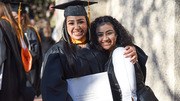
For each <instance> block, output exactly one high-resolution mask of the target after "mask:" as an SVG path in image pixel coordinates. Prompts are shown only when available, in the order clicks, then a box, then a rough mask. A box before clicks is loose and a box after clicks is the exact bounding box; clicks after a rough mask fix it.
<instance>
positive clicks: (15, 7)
mask: <svg viewBox="0 0 180 101" xmlns="http://www.w3.org/2000/svg"><path fill="white" fill-rule="evenodd" d="M10 4H11V9H12V11H14V12H18V9H19V5H20V2H11V3H10ZM26 7H29V5H28V4H26V3H23V2H21V12H22V13H26V9H25V8H26Z"/></svg>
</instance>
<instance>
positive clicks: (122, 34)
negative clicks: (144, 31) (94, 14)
mask: <svg viewBox="0 0 180 101" xmlns="http://www.w3.org/2000/svg"><path fill="white" fill-rule="evenodd" d="M104 24H111V25H112V27H113V28H114V30H115V31H116V34H117V40H116V47H118V46H120V47H125V46H127V45H134V44H133V41H134V38H133V36H132V35H131V34H129V32H128V31H127V30H126V29H125V28H124V27H123V26H122V25H121V23H119V22H118V21H117V20H116V19H115V18H113V17H111V16H102V17H98V18H96V19H95V20H94V21H93V22H92V24H91V33H92V35H91V36H92V38H91V44H92V45H93V46H94V48H96V49H97V50H100V51H103V52H104V51H105V50H104V49H103V48H102V47H101V45H100V44H99V42H98V37H97V33H96V30H97V27H99V26H102V25H104ZM105 52H107V51H105Z"/></svg>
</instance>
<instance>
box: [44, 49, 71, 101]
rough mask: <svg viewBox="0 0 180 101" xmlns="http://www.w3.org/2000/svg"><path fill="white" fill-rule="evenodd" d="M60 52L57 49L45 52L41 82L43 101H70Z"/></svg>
mask: <svg viewBox="0 0 180 101" xmlns="http://www.w3.org/2000/svg"><path fill="white" fill-rule="evenodd" d="M60 54H61V53H59V51H58V49H51V50H49V51H48V53H47V54H46V57H45V60H44V67H43V69H44V70H43V76H42V82H41V93H42V98H43V101H72V100H71V97H70V96H69V95H68V93H67V82H66V80H65V77H64V74H63V69H62V68H63V67H62V66H63V63H62V61H61V58H60Z"/></svg>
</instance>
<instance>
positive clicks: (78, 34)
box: [66, 16, 88, 40]
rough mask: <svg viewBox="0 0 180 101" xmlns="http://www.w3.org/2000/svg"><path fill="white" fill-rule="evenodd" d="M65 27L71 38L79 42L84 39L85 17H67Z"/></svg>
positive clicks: (85, 29) (85, 31)
mask: <svg viewBox="0 0 180 101" xmlns="http://www.w3.org/2000/svg"><path fill="white" fill-rule="evenodd" d="M66 25H67V31H68V34H69V35H70V37H71V38H73V39H75V40H81V39H83V38H84V37H86V33H87V28H88V26H87V21H86V18H85V16H68V17H67V21H66Z"/></svg>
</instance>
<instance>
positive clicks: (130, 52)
mask: <svg viewBox="0 0 180 101" xmlns="http://www.w3.org/2000/svg"><path fill="white" fill-rule="evenodd" d="M125 50H126V51H125V52H124V55H125V57H126V58H127V57H130V58H131V59H130V61H131V62H133V64H135V63H136V61H137V59H138V56H137V53H136V48H135V47H134V46H126V47H125Z"/></svg>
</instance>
